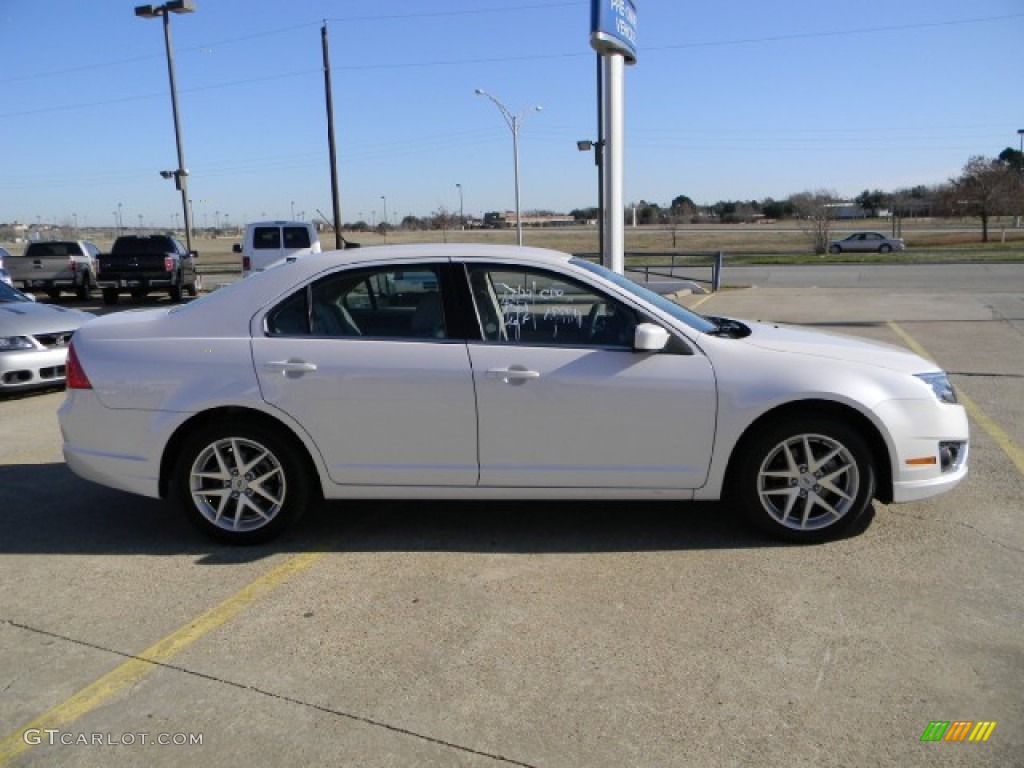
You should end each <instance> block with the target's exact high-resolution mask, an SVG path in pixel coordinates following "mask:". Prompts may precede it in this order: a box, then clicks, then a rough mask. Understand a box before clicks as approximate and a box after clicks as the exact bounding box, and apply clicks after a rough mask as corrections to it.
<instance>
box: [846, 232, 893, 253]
mask: <svg viewBox="0 0 1024 768" xmlns="http://www.w3.org/2000/svg"><path fill="white" fill-rule="evenodd" d="M906 247H907V246H906V244H905V243H904V242H903V238H902V237H886V236H885V235H883V234H881V233H880V232H854V233H853V234H852V235H850V236H849V237H844V238H843V239H842V240H833V241H831V242H830V243H829V244H828V252H829V253H892V252H893V251H903V250H906Z"/></svg>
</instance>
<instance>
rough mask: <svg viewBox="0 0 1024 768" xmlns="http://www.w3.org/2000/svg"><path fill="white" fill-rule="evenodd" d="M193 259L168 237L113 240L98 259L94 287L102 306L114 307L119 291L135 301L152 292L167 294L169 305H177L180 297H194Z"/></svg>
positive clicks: (195, 275)
mask: <svg viewBox="0 0 1024 768" xmlns="http://www.w3.org/2000/svg"><path fill="white" fill-rule="evenodd" d="M196 255H197V254H196V252H195V251H191V252H190V251H187V250H185V246H184V245H182V244H181V243H180V242H179V241H178V240H176V239H175V238H173V237H170V236H168V235H125V236H123V237H119V238H117V240H115V241H114V245H113V246H112V247H111V249H110V253H101V254H100V256H99V269H98V271H97V275H96V284H97V285H99V287H100V288H101V289H102V290H103V303H104V304H117V302H118V299H119V298H120V294H121V293H122V292H123V291H127V292H128V293H130V294H131V295H132V296H133V297H134V298H137V299H138V298H142V297H143V296H145V295H147V294H148V293H150V292H152V291H156V290H162V291H167V293H168V294H169V295H170V297H171V301H181V297H182V295H183V294H184V293H188V295H189V296H196V295H198V293H199V291H200V288H201V278H200V276H199V274H198V273H197V272H196Z"/></svg>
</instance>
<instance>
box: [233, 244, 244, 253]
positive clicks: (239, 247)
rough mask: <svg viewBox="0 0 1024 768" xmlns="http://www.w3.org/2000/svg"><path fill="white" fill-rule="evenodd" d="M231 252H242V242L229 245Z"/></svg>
mask: <svg viewBox="0 0 1024 768" xmlns="http://www.w3.org/2000/svg"><path fill="white" fill-rule="evenodd" d="M231 252H232V253H241V252H242V244H241V243H235V244H234V245H232V246H231Z"/></svg>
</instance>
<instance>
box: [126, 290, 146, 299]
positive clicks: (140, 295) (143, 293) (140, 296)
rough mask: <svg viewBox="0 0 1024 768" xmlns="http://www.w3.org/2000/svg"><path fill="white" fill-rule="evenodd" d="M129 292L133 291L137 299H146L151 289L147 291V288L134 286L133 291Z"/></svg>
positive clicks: (132, 293)
mask: <svg viewBox="0 0 1024 768" xmlns="http://www.w3.org/2000/svg"><path fill="white" fill-rule="evenodd" d="M129 293H131V295H132V298H133V299H136V300H137V299H144V298H146V297H147V296H148V295H149V291H147V290H146V289H145V288H132V289H131V291H129Z"/></svg>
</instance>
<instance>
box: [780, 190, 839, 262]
mask: <svg viewBox="0 0 1024 768" xmlns="http://www.w3.org/2000/svg"><path fill="white" fill-rule="evenodd" d="M838 202H839V198H838V197H837V196H836V193H835V192H833V191H831V190H827V189H819V190H815V191H813V192H801V193H800V194H798V195H793V196H792V197H791V198H789V203H790V205H792V206H793V210H794V211H795V213H796V217H797V222H799V224H800V228H801V229H802V230H803V231H804V234H806V235H807V239H808V241H809V242H810V244H811V247H812V248H813V249H814V252H815V253H816V254H818V255H819V256H820V255H822V254H823V253H825V252H826V251H828V243H829V240H831V239H832V224H833V222H834V221H835V219H836V212H837V211H838V207H837V205H836V204H837V203H838Z"/></svg>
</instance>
